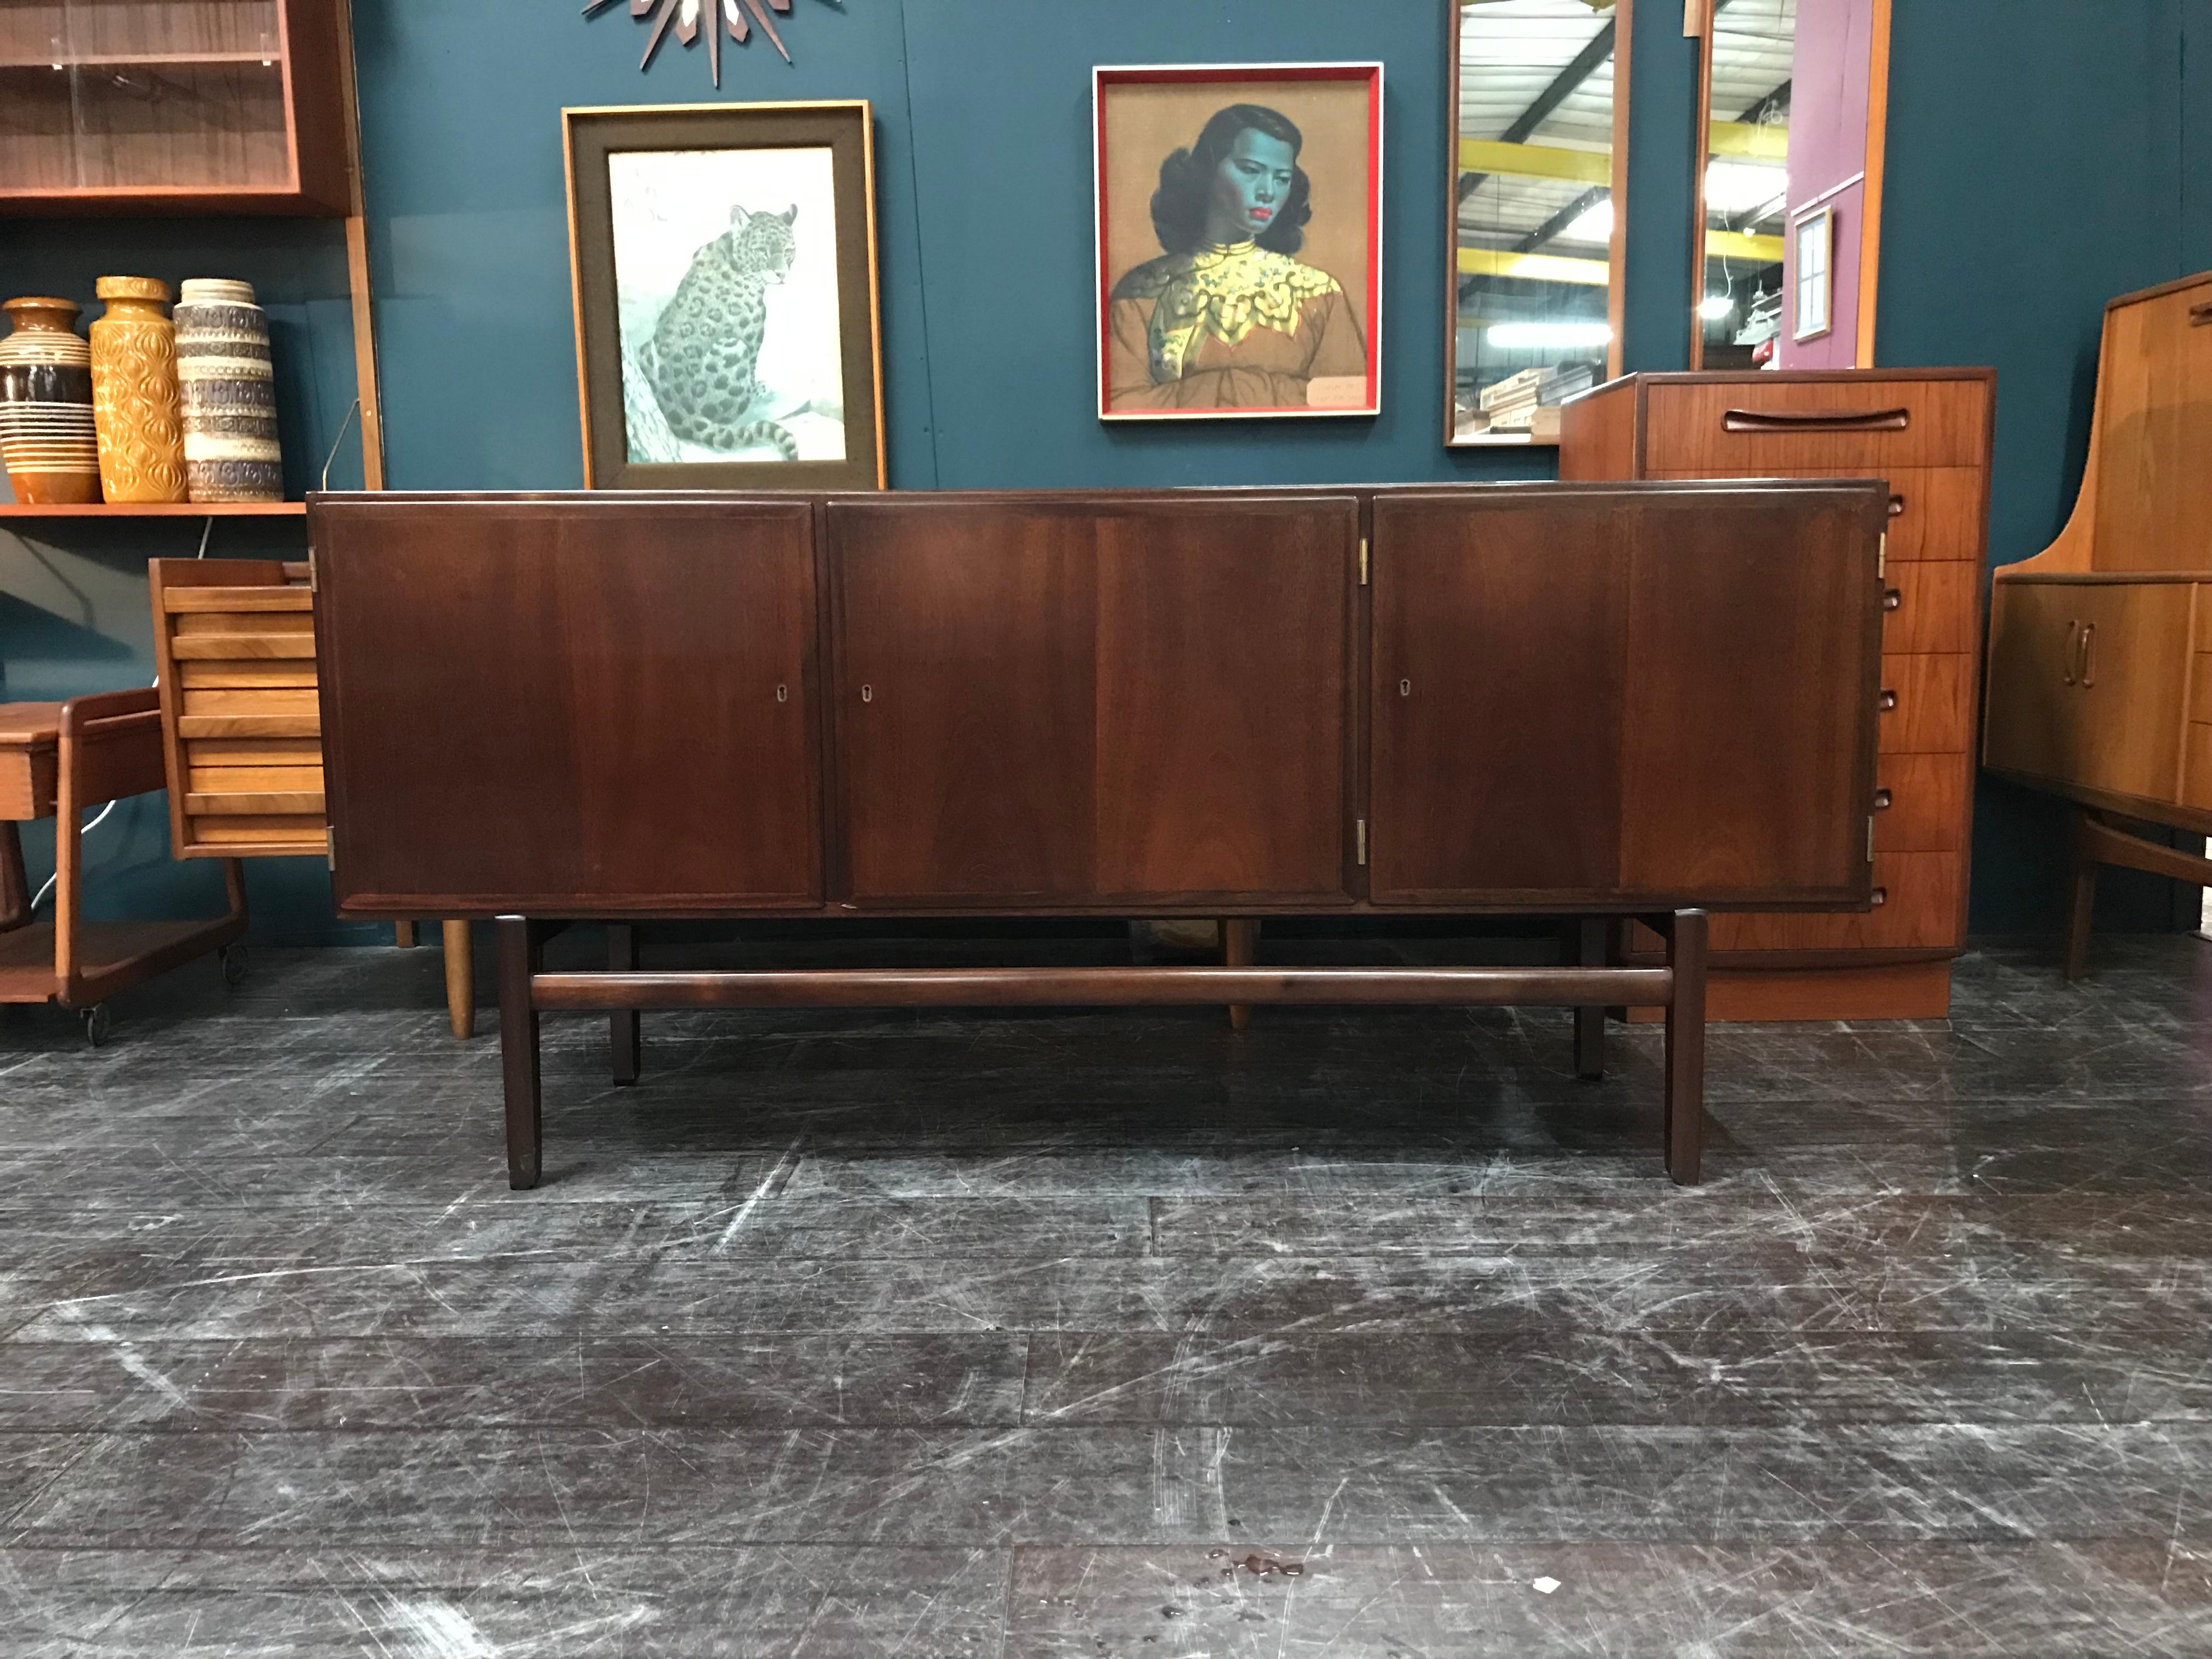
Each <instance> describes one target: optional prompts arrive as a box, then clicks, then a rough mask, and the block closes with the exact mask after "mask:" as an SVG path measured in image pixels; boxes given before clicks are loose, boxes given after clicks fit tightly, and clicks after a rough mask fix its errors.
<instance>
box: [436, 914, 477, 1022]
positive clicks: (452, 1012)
mask: <svg viewBox="0 0 2212 1659" xmlns="http://www.w3.org/2000/svg"><path fill="white" fill-rule="evenodd" d="M441 932H442V934H443V937H444V939H445V946H446V1018H447V1020H448V1021H449V1022H450V1023H451V1024H452V1025H453V1035H454V1036H457V1037H460V1038H463V1039H466V1038H469V1037H472V1036H475V1035H476V1032H477V985H476V979H477V953H476V942H475V940H474V939H472V938H471V936H470V933H469V925H468V923H466V922H465V921H449V922H447V923H446V924H445V926H444V927H443V929H442V930H441Z"/></svg>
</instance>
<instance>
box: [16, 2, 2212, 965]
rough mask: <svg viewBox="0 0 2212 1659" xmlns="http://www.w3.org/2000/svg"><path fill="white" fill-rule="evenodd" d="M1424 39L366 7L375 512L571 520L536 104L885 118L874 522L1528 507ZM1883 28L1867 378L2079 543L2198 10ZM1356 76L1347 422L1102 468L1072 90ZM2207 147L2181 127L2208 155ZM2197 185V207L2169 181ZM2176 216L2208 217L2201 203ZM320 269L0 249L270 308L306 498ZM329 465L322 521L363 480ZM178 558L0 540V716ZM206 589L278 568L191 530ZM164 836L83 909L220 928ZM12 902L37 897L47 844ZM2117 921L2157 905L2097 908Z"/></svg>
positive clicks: (2176, 129)
mask: <svg viewBox="0 0 2212 1659" xmlns="http://www.w3.org/2000/svg"><path fill="white" fill-rule="evenodd" d="M1443 7H1444V0H1389V3H1376V0H1370V3H1366V4H1346V3H1345V0H850V3H848V4H843V5H839V4H833V3H829V0H796V7H795V9H794V11H793V14H792V16H791V18H790V20H789V24H788V38H789V39H790V40H791V42H792V44H793V49H794V52H795V55H796V57H797V58H798V62H797V64H796V65H794V66H789V67H787V66H786V65H785V64H783V63H782V62H781V60H779V59H777V58H775V57H774V56H773V55H772V53H770V52H767V51H765V50H763V48H762V46H760V45H759V43H758V42H756V44H755V45H754V46H752V47H750V48H749V49H739V50H735V51H733V52H732V53H731V54H730V57H729V59H728V60H727V61H726V64H725V68H724V86H723V88H722V91H721V92H720V94H716V93H715V92H714V90H713V88H711V87H710V86H709V84H708V79H707V73H706V66H705V64H704V61H703V52H697V51H695V52H684V51H683V50H681V49H680V48H678V47H677V46H674V45H673V44H672V43H671V45H670V46H667V47H665V48H664V50H663V52H662V54H661V57H660V58H659V61H658V62H657V63H656V64H655V65H654V67H653V70H652V72H651V73H650V75H648V76H640V75H639V74H638V72H637V69H636V62H637V56H638V53H639V52H640V51H641V49H642V44H643V32H642V31H641V29H640V28H639V27H636V26H635V25H634V24H632V23H631V22H630V21H629V20H628V16H627V8H626V7H623V6H619V5H617V6H613V7H611V8H609V9H608V10H607V11H606V12H605V14H603V15H601V16H600V17H599V18H597V19H594V20H592V21H588V22H586V21H583V20H581V19H580V18H579V17H578V16H577V15H576V9H575V7H574V6H573V5H552V6H549V5H548V4H546V3H545V0H470V3H468V4H467V5H465V6H457V5H454V4H453V3H452V0H355V14H356V33H357V42H358V49H359V58H360V68H361V86H362V120H363V130H364V162H365V168H366V173H367V178H368V206H369V223H370V236H371V239H372V248H373V264H374V280H375V286H376V290H377V294H378V312H377V322H378V328H379V333H380V344H381V349H382V353H383V382H384V408H385V420H386V441H387V448H386V455H387V462H388V469H389V481H390V483H392V484H393V485H394V486H395V487H399V488H416V489H428V488H454V489H523V488H531V489H546V488H564V487H570V486H574V485H575V484H577V483H580V454H579V438H578V428H577V416H576V386H575V369H574V337H573V332H572V325H571V321H570V310H569V296H568V234H567V223H566V214H565V208H564V192H563V186H562V163H561V149H560V123H559V110H560V107H561V106H562V105H563V104H611V103H636V102H690V101H707V100H714V99H715V98H717V97H720V99H723V100H731V101H737V100H747V99H799V98H846V97H865V98H867V99H870V100H872V101H873V102H874V105H875V107H876V115H877V122H878V216H879V226H880V236H881V270H882V283H883V295H884V380H885V390H886V397H887V401H888V410H887V413H888V422H887V425H888V433H889V445H890V468H891V482H892V483H893V484H894V485H895V486H896V487H899V488H904V489H928V488H960V487H969V486H1008V487H1020V486H1032V485H1048V484H1069V485H1109V484H1184V483H1270V482H1286V481H1304V480H1315V481H1322V480H1328V481H1339V480H1341V481H1356V480H1393V479H1443V478H1455V477H1529V476H1545V475H1546V474H1547V473H1548V471H1549V462H1548V459H1547V458H1545V457H1543V456H1541V455H1540V454H1530V453H1522V454H1520V455H1517V456H1516V455H1513V454H1510V453H1507V454H1498V453H1479V452H1478V453H1463V454H1456V455H1455V454H1449V453H1446V452H1445V451H1444V450H1443V447H1442V446H1441V444H1440V443H1439V441H1438V432H1439V428H1440V426H1441V414H1440V411H1439V409H1438V403H1439V399H1440V397H1441V388H1442V386H1443V360H1442V350H1443V316H1444V283H1445V277H1444V272H1443V258H1442V251H1441V247H1440V246H1439V244H1440V240H1441V236H1442V227H1441V218H1442V214H1443V203H1444V197H1445V179H1444V169H1445V161H1446V151H1445V146H1444V143H1443V106H1444V97H1445V88H1446V80H1445V63H1444V54H1443V40H1444V33H1443V16H1444V9H1443ZM2090 15H2091V9H2088V8H2085V7H2083V6H2081V4H2079V3H2078V0H1896V21H1895V39H1894V45H1893V70H1892V79H1891V127H1890V137H1889V168H1890V171H1889V195H1888V203H1887V214H1886V219H1885V226H1884V236H1883V282H1882V294H1881V336H1880V344H1879V355H1880V357H1881V361H1882V362H1888V363H1899V364H1904V363H1983V362H1987V363H1994V364H1996V366H1997V368H1998V369H1999V372H2000V379H1999V399H1998V423H1997V443H1998V452H1997V466H1996V493H1995V506H1994V510H1993V513H1992V521H1991V541H1992V550H1993V555H1994V556H1995V557H1996V558H1997V559H1999V560H2008V559H2016V558H2020V557H2023V556H2027V554H2029V553H2032V552H2033V551H2035V550H2037V549H2038V548H2039V547H2041V546H2042V545H2043V544H2045V542H2046V541H2047V540H2048V539H2049V538H2050V536H2051V533H2052V532H2054V531H2055V530H2056V528H2057V525H2058V524H2059V523H2060V522H2061V520H2063V514H2064V512H2065V508H2066V507H2067V505H2068V503H2069V502H2070V501H2071V499H2072V494H2073V489H2074V486H2075V481H2076V479H2077V477H2078V474H2079V470H2080V465H2081V450H2082V446H2083V443H2084V441H2085V435H2086V428H2087V413H2088V397H2089V387H2090V375H2091V372H2092V369H2093V362H2094V354H2095V338H2096V324H2097V315H2098V309H2099V307H2100V306H2101V304H2102V302H2103V301H2104V300H2105V299H2106V298H2107V297H2109V296H2110V295H2112V294H2115V293H2118V292H2120V291H2122V290H2124V289H2130V288H2134V287H2139V286H2142V285H2144V284H2147V283H2154V282H2158V281H2161V280H2164V279H2166V278H2168V277H2171V276H2179V275H2181V274H2183V273H2185V271H2187V270H2194V269H2199V268H2203V267H2204V266H2207V265H2212V185H2205V184H2204V183H2203V182H2202V181H2203V180H2204V179H2212V165H2208V164H2212V101H2208V100H2207V99H2206V98H2205V95H2204V94H2203V92H2202V91H2201V90H2198V89H2197V88H2201V86H2202V84H2203V77H2202V76H2201V75H2200V76H2198V78H2197V80H2195V81H2185V78H2184V74H2183V58H2182V46H2183V42H2184V39H2185V36H2186V37H2187V39H2188V40H2189V41H2190V42H2191V44H2192V45H2197V46H2199V50H2200V52H2201V53H2203V52H2212V0H2124V3H2115V4H2113V5H2111V6H2100V7H2097V8H2094V9H2093V15H2094V24H2093V27H2092V26H2091V25H2090V22H2089V17H2090ZM1254 58H1363V59H1364V58H1379V59H1381V60H1382V61H1383V64H1385V66H1386V85H1387V104H1386V111H1385V114H1386V131H1387V135H1388V149H1387V161H1386V168H1385V179H1386V185H1385V201H1384V211H1385V224H1386V252H1385V258H1384V272H1385V274H1384V290H1383V413H1382V415H1381V416H1380V417H1379V418H1377V419H1376V420H1374V421H1370V422H1361V421H1346V422H1273V423H1268V424H1264V425H1261V424H1255V425H1253V426H1250V427H1243V426H1240V425H1237V424H1234V423H1223V424H1218V425H1217V424H1212V423H1209V424H1207V425H1206V426H1205V427H1204V428H1200V429H1196V430H1194V429H1193V428H1187V427H1186V428H1132V427H1116V428H1111V429H1109V428H1105V427H1103V426H1102V425H1101V424H1100V423H1099V422H1097V420H1096V419H1095V418H1093V417H1092V416H1091V413H1090V410H1091V374H1092V358H1091V349H1092V348H1091V341H1092V337H1093V336H1092V326H1093V324H1092V318H1091V304H1092V301H1091V162H1090V151H1089V147H1088V145H1089V137H1088V121H1087V116H1088V101H1089V96H1090V82H1089V73H1090V70H1091V66H1092V65H1093V64H1097V63H1114V62H1118V63H1163V62H1177V61H1181V62H1207V61H1237V60H1250V59H1254ZM1695 66H1696V64H1695V57H1694V53H1693V52H1692V47H1691V45H1690V43H1688V42H1686V41H1685V40H1683V39H1682V36H1681V32H1680V6H1679V4H1677V3H1674V0H1646V3H1645V4H1644V7H1643V15H1641V16H1639V18H1638V21H1637V28H1636V38H1635V43H1634V74H1635V88H1636V89H1635V99H1634V104H1633V108H1632V135H1631V152H1630V161H1629V203H1628V217H1629V224H1630V253H1629V273H1628V275H1629V292H1628V295H1627V325H1626V340H1625V349H1626V355H1627V357H1628V361H1629V363H1630V366H1631V367H1634V368H1679V367H1680V366H1682V364H1683V362H1684V359H1685V354H1686V351H1687V349H1688V334H1689V315H1690V312H1689V306H1690V269H1691V258H1690V255H1691V235H1692V233H1691V227H1690V222H1689V203H1690V189H1689V186H1690V161H1689V156H1690V147H1691V143H1692V137H1693V132H1694V126H1693V121H1692V101H1693V99H1694V94H1695ZM2192 113H2193V115H2194V118H2192ZM2191 162H2193V163H2195V165H2194V166H2193V167H2192V166H2191V165H2189V164H2190V163H2191ZM2192 179H2193V180H2194V183H2193V185H2192ZM107 270H130V271H134V272H137V271H143V272H148V273H150V274H155V275H161V276H169V277H172V278H174V277H179V276H197V275H231V276H247V277H249V278H250V279H251V280H252V281H253V282H255V283H256V284H257V286H258V288H259V289H260V290H261V292H262V294H263V296H264V299H265V300H267V301H269V302H270V315H271V322H272V329H273V331H274V333H275V337H276V356H277V361H278V364H279V368H280V374H281V376H282V384H281V386H280V399H281V403H282V406H283V416H284V430H285V435H286V441H287V445H288V450H289V453H288V458H287V459H288V470H289V472H290V474H291V478H290V482H291V483H292V485H293V487H294V489H300V488H303V487H305V486H306V485H307V483H309V482H310V481H311V479H312V478H313V476H314V474H315V473H316V472H317V471H319V467H320V465H321V461H322V458H323V454H324V453H325V450H326V449H328V448H329V447H331V444H332V443H333V442H334V441H337V438H338V432H339V427H340V424H341V422H343V417H344V414H345V410H346V407H347V404H348V403H349V400H350V398H351V397H352V395H353V394H352V386H351V371H350V363H351V341H350V337H349V332H348V328H349V324H348V317H347V312H346V307H345V300H344V295H345V282H344V266H343V243H342V240H341V239H340V238H339V236H338V234H337V228H336V227H334V226H331V225H329V224H325V223H314V222H278V223H267V222H261V223H252V222H237V221H204V222H198V223H196V224H193V223H181V224H180V223H177V222H122V221H106V222H102V221H72V222H0V290H4V291H5V292H7V293H9V294H17V293H23V292H28V291H33V290H40V289H50V290H55V291H59V292H63V293H67V294H70V295H79V296H82V297H84V298H86V300H87V301H88V303H89V294H90V289H91V279H92V277H93V276H95V275H98V274H100V272H103V271H107ZM332 477H333V482H334V483H352V482H355V481H356V480H357V479H358V477H359V472H358V463H357V460H356V448H355V447H354V445H353V441H352V440H351V438H350V437H349V438H347V439H346V440H345V441H344V442H343V445H342V446H341V447H340V454H339V459H338V461H337V464H336V467H335V469H334V471H333V474H332ZM196 538H197V526H190V525H185V524H173V525H161V526H152V527H146V526H137V527H130V526H72V527H70V528H68V529H66V530H64V529H63V528H61V527H59V526H46V527H44V528H43V529H41V530H40V531H39V532H37V533H36V534H35V535H33V536H28V537H27V536H21V535H11V534H7V533H0V673H4V679H0V696H6V697H9V698H32V697H47V696H64V695H68V694H69V693H70V692H72V691H76V690H89V689H94V688H96V687H102V686H109V685H118V684H130V683H131V682H133V681H135V680H139V679H142V678H151V675H152V665H151V660H150V656H149V649H148V647H149V640H150V624H149V620H148V618H147V616H146V607H145V603H144V589H143V581H142V580H141V576H142V570H143V560H144V558H145V557H146V556H148V555H149V554H155V553H172V554H175V553H189V552H191V550H192V549H193V544H194V542H195V540H196ZM297 546H298V538H297V532H296V530H293V529H287V528H282V527H279V528H271V527H268V526H263V527H260V528H258V529H252V530H249V529H247V528H244V527H241V526H239V525H238V524H237V523H235V522H231V523H226V524H222V525H220V526H218V527H217V530H216V544H215V545H214V547H213V548H212V549H211V554H213V555H221V554H224V553H244V552H269V551H280V552H281V551H284V550H288V549H289V550H296V548H297ZM158 805H159V803H158V800H156V801H153V802H147V803H140V804H138V805H136V806H134V807H131V808H130V809H128V811H126V812H125V813H121V814H118V822H112V823H111V824H110V825H109V826H107V827H106V828H104V829H102V830H101V831H100V837H99V838H98V839H97V840H96V842H95V843H94V858H95V861H96V863H97V865H98V867H99V868H100V872H101V875H102V881H101V884H100V889H99V890H100V894H101V898H100V902H101V903H102V904H103V905H104V906H106V907H107V908H120V907H122V906H125V905H130V906H133V907H137V908H149V907H150V908H155V909H184V908H190V907H191V905H194V904H204V903H211V902H213V901H212V895H213V891H214V890H213V888H212V887H211V885H210V872H208V871H206V870H204V869H199V870H191V871H187V872H181V873H179V872H172V871H170V870H169V869H167V867H166V866H164V865H163V864H162V863H161V848H162V846H163V844H164V840H165V836H164V835H163V833H162V824H161V818H160V817H159V813H158V811H156V810H155V809H156V808H157V807H158ZM1980 810H1981V815H1982V823H1981V827H1980V832H1979V834H1978V841H1977V866H1976V870H1975V896H1974V921H1975V925H1976V926H1977V927H1980V928H1984V929H1990V930H1996V931H2005V932H2012V931H2021V930H2025V929H2030V928H2036V927H2045V926H2047V925H2049V924H2050V922H2051V919H2052V915H2053V911H2052V908H2051V904H2052V898H2053V895H2054V893H2055V890H2056V879H2055V860H2056V858H2057V836H2056V829H2055V815H2054V814H2053V813H2052V812H2051V811H2050V810H2049V808H2048V806H2047V805H2044V804H2041V803H2039V802H2037V801H2036V800H2035V799H2033V798H2032V797H2030V796H2028V795H2027V794H2026V793H2023V792H2018V791H2010V790H2006V789H2003V788H2002V787H1996V786H1991V787H1987V788H1985V789H1984V796H1983V799H1982V803H1981V809H1980ZM31 839H32V840H33V848H32V858H33V863H34V864H38V865H40V866H43V862H44V860H45V859H46V852H45V844H46V843H45V842H44V840H43V838H41V837H38V836H33V837H32V838H31ZM252 884H253V898H254V901H255V903H256V906H257V916H258V925H259V928H260V932H261V936H263V937H264V938H301V937H314V938H339V937H362V936H363V934H362V932H361V931H360V930H349V929H341V928H338V927H337V925H336V924H334V923H333V922H332V921H331V917H330V914H329V909H328V905H327V902H326V899H325V885H324V881H323V872H322V871H321V869H320V866H318V865H315V864H313V863H312V862H309V861H305V860H264V861H262V862H260V863H258V864H257V865H255V866H252ZM2114 902H2115V903H2116V905H2117V906H2118V911H2117V912H2116V914H2117V915H2118V919H2119V920H2122V921H2133V922H2136V923H2137V924H2138V925H2159V924H2163V923H2164V922H2166V921H2167V920H2168V919H2169V918H2170V915H2171V914H2172V902H2171V899H2170V896H2169V894H2168V893H2167V892H2166V890H2163V889H2162V888H2160V887H2154V886H2148V885H2147V886H2145V887H2144V888H2141V889H2138V890H2135V891H2133V892H2130V890H2128V889H2127V887H2126V884H2124V883H2122V884H2116V886H2115V898H2114Z"/></svg>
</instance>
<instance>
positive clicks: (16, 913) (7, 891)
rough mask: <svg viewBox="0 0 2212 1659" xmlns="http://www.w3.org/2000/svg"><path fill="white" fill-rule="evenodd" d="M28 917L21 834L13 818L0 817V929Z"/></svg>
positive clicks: (27, 883)
mask: <svg viewBox="0 0 2212 1659" xmlns="http://www.w3.org/2000/svg"><path fill="white" fill-rule="evenodd" d="M30 919H31V884H30V879H29V878H28V877H27V876H25V875H24V873H23V838H22V836H21V835H20V834H19V833H17V831H16V829H15V820H14V819H12V818H0V932H5V931H6V930H7V929H9V928H10V927H21V926H22V925H23V924H24V923H25V922H27V921H30Z"/></svg>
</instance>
